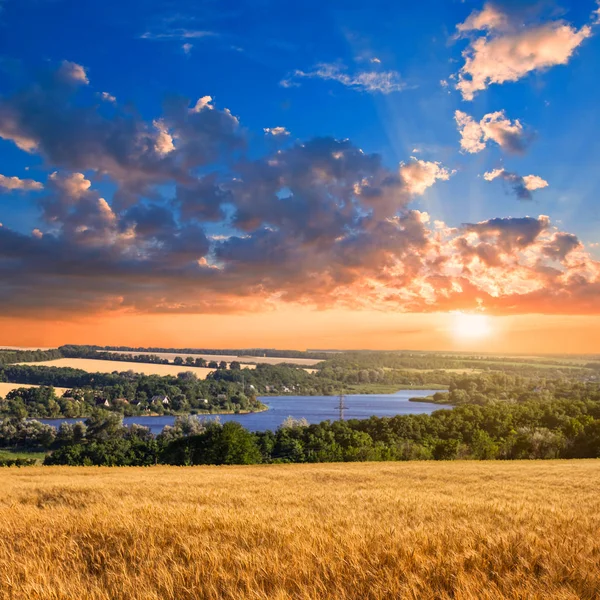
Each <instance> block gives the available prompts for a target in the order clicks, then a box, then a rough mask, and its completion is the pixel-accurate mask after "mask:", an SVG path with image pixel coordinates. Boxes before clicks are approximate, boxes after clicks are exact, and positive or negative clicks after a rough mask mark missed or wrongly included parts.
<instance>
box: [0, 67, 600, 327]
mask: <svg viewBox="0 0 600 600" xmlns="http://www.w3.org/2000/svg"><path fill="white" fill-rule="evenodd" d="M51 75H52V74H51ZM77 94H78V91H77V86H73V85H71V84H68V83H66V82H64V81H61V80H59V79H58V78H56V77H53V76H50V77H48V76H45V77H43V78H42V80H41V81H40V82H36V83H34V84H32V85H31V86H30V87H28V88H26V89H24V90H20V91H17V92H14V93H8V94H7V95H6V96H4V97H2V99H0V131H1V132H2V134H3V136H7V137H8V139H11V140H13V141H14V142H15V143H21V142H22V140H30V141H31V142H32V144H31V145H30V146H29V149H28V151H29V152H31V153H37V154H39V156H40V157H41V158H42V159H43V160H44V161H45V163H46V164H47V165H54V166H53V169H55V170H54V172H53V173H52V174H51V175H50V176H49V177H48V181H47V183H46V185H45V189H44V191H43V192H42V193H40V194H39V195H37V194H36V197H35V198H34V199H32V202H35V203H36V205H37V207H38V209H39V216H40V223H43V225H40V226H39V227H38V228H37V229H36V230H34V231H32V232H31V233H30V234H24V233H21V232H18V231H15V230H12V229H10V228H9V227H0V280H1V281H2V282H3V285H2V286H0V311H1V312H2V314H3V315H7V316H19V315H28V316H36V317H38V318H67V317H68V318H73V317H74V316H76V315H88V316H89V315H91V314H106V313H108V314H113V313H115V312H118V313H136V314H139V313H154V314H156V313H161V314H162V313H164V314H170V313H189V314H194V313H238V312H244V311H261V310H270V309H274V308H277V307H278V306H280V305H282V304H284V303H291V304H294V305H298V304H301V305H305V306H310V307H315V308H331V307H348V308H353V309H357V310H358V309H362V308H366V309H369V310H383V311H413V312H414V311H416V312H429V311H444V310H470V309H475V308H484V309H485V310H486V311H488V312H490V313H497V314H514V313H517V314H518V313H524V312H545V313H554V312H556V313H573V314H598V312H599V308H598V307H599V306H600V302H598V298H599V297H600V264H599V263H598V262H597V261H595V260H594V259H593V258H592V257H591V256H590V255H589V253H588V252H587V251H586V249H585V247H584V246H583V244H582V243H581V242H580V241H579V239H578V238H577V237H576V236H575V235H574V234H572V233H570V232H568V231H561V230H559V229H558V228H557V227H556V226H554V225H553V224H552V223H551V221H550V219H549V218H548V217H546V216H543V215H542V216H539V217H537V218H535V217H519V218H504V219H499V218H498V219H488V220H485V221H481V222H478V223H465V224H463V225H460V226H459V227H449V226H448V225H446V224H445V223H443V222H441V221H439V220H434V219H432V218H431V217H430V215H429V214H427V213H426V212H422V211H419V210H414V209H413V208H412V207H411V203H412V202H413V201H414V199H415V196H418V195H420V194H423V193H425V192H426V190H428V189H429V188H430V187H431V186H433V185H436V184H439V183H441V182H443V181H445V180H448V179H449V178H450V177H451V175H452V174H453V171H451V170H450V169H448V168H447V167H446V166H444V165H442V164H440V163H439V162H432V161H425V160H418V159H416V158H412V159H411V160H410V161H408V162H406V163H400V164H399V165H398V166H397V167H394V168H390V167H388V166H386V165H385V164H384V163H383V160H382V157H381V156H379V155H378V154H372V153H366V152H363V151H362V150H361V149H360V148H358V147H357V146H356V145H354V144H353V143H352V142H351V141H350V140H337V139H334V138H330V137H323V138H314V139H309V140H306V141H304V142H291V141H290V143H289V144H285V147H282V148H279V149H273V148H272V149H271V151H269V152H267V153H266V154H265V155H264V156H255V155H250V156H248V155H246V154H245V153H243V152H241V150H243V148H244V146H243V138H242V137H241V136H240V133H239V123H238V120H237V118H236V117H234V116H233V115H231V113H230V112H229V111H226V110H220V109H219V108H218V107H217V106H215V105H214V104H213V103H212V99H211V98H210V97H207V96H205V97H203V98H201V100H200V101H199V102H196V103H190V101H189V100H187V99H182V98H174V99H170V100H169V101H167V102H166V103H165V107H164V110H163V111H162V112H161V113H160V114H157V115H156V116H155V117H154V118H153V119H150V120H148V121H146V120H144V119H142V118H141V117H140V116H139V115H138V114H137V113H136V112H135V111H134V110H128V111H123V110H121V109H120V107H119V105H118V103H117V104H115V106H114V110H111V111H108V112H110V113H111V116H110V118H108V117H106V116H104V115H102V114H100V111H101V109H102V107H98V106H97V104H98V102H97V101H96V103H95V104H94V105H92V106H88V105H87V104H86V102H85V100H86V98H87V97H88V96H89V94H88V95H87V96H86V95H85V94H84V97H83V98H82V97H80V96H78V95H77ZM74 107H77V108H76V109H75V108H74ZM101 112H107V111H101ZM167 136H168V137H167ZM78 165H79V167H78ZM517 177H518V176H515V175H512V174H509V173H506V172H505V171H504V170H502V169H500V170H498V172H497V173H494V172H492V173H490V174H487V178H488V179H493V178H501V179H503V180H505V181H507V182H508V183H509V184H513V185H515V184H516V183H518V184H519V185H520V186H521V187H522V188H524V189H525V190H527V191H528V192H529V193H531V190H533V189H539V188H541V187H542V186H543V185H545V182H544V181H543V180H541V179H539V178H537V177H536V176H532V175H530V176H527V177H521V178H518V179H514V178H517ZM98 182H102V189H111V188H116V190H117V191H116V193H115V194H114V195H112V194H111V195H103V194H101V193H100V191H99V189H98V188H97V185H98Z"/></svg>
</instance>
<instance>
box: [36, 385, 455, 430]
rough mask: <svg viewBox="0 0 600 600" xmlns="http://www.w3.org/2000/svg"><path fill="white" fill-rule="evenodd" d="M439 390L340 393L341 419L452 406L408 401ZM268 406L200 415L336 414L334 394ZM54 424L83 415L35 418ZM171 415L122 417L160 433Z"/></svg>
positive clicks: (281, 399) (266, 425) (252, 421)
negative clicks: (242, 412) (247, 411)
mask: <svg viewBox="0 0 600 600" xmlns="http://www.w3.org/2000/svg"><path fill="white" fill-rule="evenodd" d="M436 391H439V390H401V391H399V392H396V393H395V394H353V395H348V396H345V397H344V403H345V405H346V406H347V409H346V410H345V411H344V418H345V419H368V418H369V417H371V416H376V417H393V416H395V415H408V414H430V413H432V412H433V411H434V410H439V409H441V408H452V407H451V406H448V405H441V404H433V403H431V402H410V401H409V398H417V397H418V398H423V397H425V396H431V395H432V394H434V393H435V392H436ZM260 400H261V402H262V403H263V404H266V405H267V406H268V407H269V410H267V411H264V412H260V413H250V414H247V415H203V416H204V417H205V418H207V419H214V418H216V417H217V416H218V418H219V419H220V421H221V422H222V423H225V422H227V421H237V422H238V423H241V424H242V425H243V426H244V427H246V429H249V430H250V431H264V430H266V429H271V430H275V429H277V428H278V427H279V426H280V425H281V423H283V421H284V420H285V419H286V418H287V417H294V418H296V419H306V420H307V421H308V422H309V423H320V422H321V421H326V420H327V419H329V420H331V421H334V420H336V419H338V418H339V410H338V409H337V406H338V403H339V398H338V397H337V396H268V397H263V398H260ZM39 420H40V421H41V422H42V423H48V424H49V425H54V426H55V427H58V426H59V425H60V423H62V422H63V421H64V422H67V423H75V422H76V421H81V420H83V419H39ZM174 421H175V417H172V416H162V417H145V416H138V417H125V418H124V419H123V424H124V425H132V424H133V423H136V424H138V425H144V426H145V427H149V428H150V430H151V431H152V433H155V434H156V433H160V432H161V431H162V429H163V427H165V425H172V424H173V422H174Z"/></svg>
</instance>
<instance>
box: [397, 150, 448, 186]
mask: <svg viewBox="0 0 600 600" xmlns="http://www.w3.org/2000/svg"><path fill="white" fill-rule="evenodd" d="M411 159H412V162H409V163H407V164H405V163H400V177H401V178H402V180H403V181H404V184H405V186H406V189H407V191H408V192H409V193H410V194H417V195H421V194H424V193H425V190H426V189H427V188H429V187H431V186H432V185H433V184H434V183H435V182H436V180H438V179H440V180H442V181H447V180H448V179H450V177H451V176H452V175H454V173H455V171H449V170H448V169H446V168H445V167H443V166H442V165H441V163H439V162H430V161H426V160H419V159H418V158H415V157H414V156H411Z"/></svg>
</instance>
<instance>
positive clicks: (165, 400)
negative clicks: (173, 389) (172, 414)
mask: <svg viewBox="0 0 600 600" xmlns="http://www.w3.org/2000/svg"><path fill="white" fill-rule="evenodd" d="M150 402H151V403H152V404H162V405H164V406H166V405H168V404H169V396H164V395H163V394H159V395H157V396H152V398H150Z"/></svg>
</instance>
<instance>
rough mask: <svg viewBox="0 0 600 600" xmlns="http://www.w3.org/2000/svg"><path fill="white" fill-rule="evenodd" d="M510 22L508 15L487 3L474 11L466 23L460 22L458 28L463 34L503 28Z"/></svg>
mask: <svg viewBox="0 0 600 600" xmlns="http://www.w3.org/2000/svg"><path fill="white" fill-rule="evenodd" d="M508 24H509V20H508V15H507V14H505V13H504V12H502V10H501V9H500V8H498V7H496V6H495V5H493V4H490V3H487V4H486V5H485V6H484V7H483V9H482V10H480V11H477V10H475V11H473V12H472V13H471V14H470V15H469V16H468V17H467V20H466V21H465V22H464V23H459V24H458V25H457V26H456V30H457V31H458V32H459V33H463V34H464V33H466V32H469V31H483V30H487V31H493V30H495V29H499V30H502V29H505V28H506V27H507V26H508Z"/></svg>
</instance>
